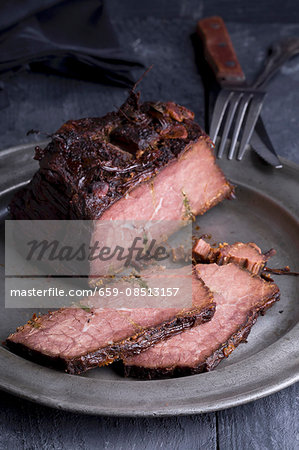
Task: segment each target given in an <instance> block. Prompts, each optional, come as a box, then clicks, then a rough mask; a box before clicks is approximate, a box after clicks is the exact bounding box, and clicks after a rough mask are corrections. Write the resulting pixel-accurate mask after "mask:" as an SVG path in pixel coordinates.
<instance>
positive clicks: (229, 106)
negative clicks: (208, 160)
mask: <svg viewBox="0 0 299 450" xmlns="http://www.w3.org/2000/svg"><path fill="white" fill-rule="evenodd" d="M264 97H265V93H264V92H260V91H255V90H252V89H250V90H249V89H247V90H246V89H240V90H238V89H222V90H221V91H220V93H219V95H218V97H217V100H216V104H215V108H214V111H213V117H212V121H211V126H210V136H211V139H212V141H213V142H215V141H216V138H217V136H218V133H219V131H220V129H221V128H222V133H221V140H220V143H219V148H218V154H217V156H218V158H222V156H223V153H224V149H225V146H226V143H227V139H228V137H229V135H230V136H231V143H230V148H229V152H228V159H232V158H233V157H234V153H235V149H236V145H237V141H238V137H239V135H240V132H241V130H242V137H241V142H240V145H239V150H238V155H237V159H238V160H241V159H242V158H243V156H244V153H245V150H246V146H247V144H248V143H249V141H250V138H251V135H252V132H253V130H254V127H255V124H256V121H257V119H258V117H259V114H260V112H261V109H262V106H263V100H264Z"/></svg>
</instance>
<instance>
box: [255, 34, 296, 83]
mask: <svg viewBox="0 0 299 450" xmlns="http://www.w3.org/2000/svg"><path fill="white" fill-rule="evenodd" d="M298 54H299V38H297V37H293V38H287V39H285V40H283V41H280V42H278V43H276V44H274V45H273V46H272V47H271V48H270V53H269V56H268V58H267V60H266V62H265V65H264V68H263V70H262V72H261V73H260V74H259V76H258V77H257V79H256V80H255V82H254V83H253V85H252V87H253V88H255V89H259V88H263V87H265V86H266V84H267V83H268V82H269V81H270V79H271V78H272V77H273V76H274V75H275V74H276V72H277V71H278V70H279V69H280V68H281V67H282V66H283V64H284V63H285V62H286V61H287V60H289V59H290V58H292V57H293V56H295V55H298Z"/></svg>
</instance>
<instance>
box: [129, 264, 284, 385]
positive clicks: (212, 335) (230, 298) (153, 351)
mask: <svg viewBox="0 0 299 450" xmlns="http://www.w3.org/2000/svg"><path fill="white" fill-rule="evenodd" d="M196 270H197V272H198V274H199V276H200V277H201V278H202V279H203V281H204V283H205V284H206V285H207V286H208V287H209V288H210V290H211V291H212V292H213V295H214V299H215V301H216V312H215V314H214V317H213V318H212V320H211V321H210V322H209V323H206V324H202V325H201V326H198V327H194V328H192V329H191V330H187V331H185V332H184V333H182V334H180V335H178V336H174V337H172V338H170V339H169V340H168V341H163V342H160V343H159V344H157V345H155V346H154V347H152V348H150V349H149V350H147V351H145V352H143V353H142V354H140V355H137V356H133V357H129V358H125V359H124V371H125V374H126V375H127V376H134V377H140V378H149V379H151V378H161V377H170V376H181V375H191V374H195V373H200V372H203V371H209V370H212V369H213V368H214V367H216V366H217V364H218V363H219V362H220V361H221V360H222V359H223V358H224V357H227V356H228V355H229V354H230V353H231V352H232V351H233V350H234V348H235V347H237V345H238V344H239V343H240V342H242V341H245V339H246V338H247V336H248V334H249V332H250V329H251V327H252V325H253V324H254V323H255V321H256V319H257V317H258V315H259V314H263V313H264V312H265V310H266V309H267V308H269V307H270V306H271V305H272V304H273V303H274V302H275V301H276V300H278V299H279V289H278V287H277V286H276V284H271V283H269V282H266V281H264V280H263V279H261V278H260V277H258V276H255V275H252V274H251V273H250V272H248V271H246V270H244V269H242V268H240V267H238V266H237V265H235V264H233V263H229V264H227V265H224V266H218V265H217V264H198V265H197V266H196Z"/></svg>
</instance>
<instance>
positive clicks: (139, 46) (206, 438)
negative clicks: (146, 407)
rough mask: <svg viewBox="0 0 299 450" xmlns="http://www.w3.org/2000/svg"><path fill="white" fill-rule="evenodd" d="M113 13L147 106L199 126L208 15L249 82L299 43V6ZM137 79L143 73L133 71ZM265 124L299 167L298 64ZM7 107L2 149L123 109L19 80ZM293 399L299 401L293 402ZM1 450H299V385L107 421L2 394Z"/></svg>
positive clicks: (183, 6)
mask: <svg viewBox="0 0 299 450" xmlns="http://www.w3.org/2000/svg"><path fill="white" fill-rule="evenodd" d="M107 3H108V8H109V11H110V15H111V18H112V21H113V23H114V25H115V27H116V30H117V32H118V34H119V37H120V40H121V42H122V45H124V46H126V47H127V48H128V49H129V50H130V51H131V52H132V57H135V56H136V55H140V56H141V59H142V60H143V62H144V63H145V65H147V66H149V65H151V64H154V68H153V69H152V71H151V73H150V74H148V75H147V77H146V78H145V79H144V80H143V82H142V84H141V85H140V89H141V91H142V97H143V99H157V100H174V101H176V102H178V103H182V104H184V105H186V106H187V107H189V108H191V109H192V110H194V111H195V113H196V118H197V120H198V121H199V122H200V123H203V89H202V86H201V83H200V77H199V75H198V72H197V69H196V66H195V62H194V55H193V49H192V46H191V43H190V38H189V35H190V33H192V32H193V31H194V27H195V22H196V20H197V19H199V18H200V17H203V16H208V15H213V14H220V15H222V16H223V17H224V19H225V20H226V22H227V26H228V28H229V31H230V33H231V36H232V39H233V43H234V46H235V48H236V50H237V53H238V56H239V59H240V61H241V64H242V66H243V68H244V71H245V72H246V75H247V77H248V78H249V79H250V78H252V77H253V76H254V75H255V74H256V72H257V71H258V70H259V67H260V64H261V62H262V60H263V57H264V55H265V52H266V49H267V47H268V45H269V44H270V43H272V42H273V41H275V40H277V39H279V38H281V37H283V36H288V35H297V36H299V5H298V2H297V1H296V0H285V1H272V0H267V1H263V2H258V1H252V2H248V3H246V2H242V1H241V0H239V1H238V0H227V1H225V2H223V1H221V0H210V1H205V2H203V1H200V0H187V1H179V0H172V1H166V0H152V1H151V2H148V7H147V9H146V8H145V7H144V5H142V2H138V1H137V0H123V1H121V2H120V1H117V0H110V1H109V2H107ZM136 75H137V73H136ZM268 92H269V95H268V97H267V99H266V102H265V105H264V108H263V117H264V120H265V122H266V124H267V128H268V130H269V133H270V135H271V138H272V140H273V143H274V145H275V146H276V148H277V150H278V152H279V153H280V154H281V155H282V156H284V157H286V158H288V159H290V160H292V161H295V162H297V163H299V138H298V130H299V57H298V58H297V59H294V60H293V61H291V62H289V63H288V64H286V66H285V67H284V68H283V69H282V71H281V72H280V73H279V75H278V76H277V77H276V78H275V80H273V81H272V82H271V85H270V87H269V90H268ZM5 93H6V95H7V100H8V105H7V106H6V107H5V108H4V109H2V110H0V127H1V147H2V148H5V147H9V146H12V145H17V144H20V143H24V142H30V141H32V140H33V139H40V137H35V136H29V137H26V132H27V130H29V129H32V128H34V129H39V130H41V131H43V132H46V133H51V132H53V131H55V129H57V128H58V127H59V126H60V125H61V123H63V122H64V121H66V120H67V119H70V118H73V119H76V118H79V117H83V116H99V115H102V114H104V113H106V112H107V111H109V110H112V109H114V108H116V107H118V106H119V105H120V104H121V103H122V101H123V100H124V98H125V96H126V91H125V90H123V89H121V88H115V87H110V86H103V85H100V84H96V83H90V82H83V81H78V80H72V79H66V78H60V77H57V76H54V75H42V74H36V73H34V74H33V73H22V74H19V75H16V76H14V77H12V78H11V79H10V80H9V81H8V82H6V84H5ZM296 395H297V397H296ZM0 404H1V410H0V449H19V448H26V449H27V448H28V449H33V448H46V449H47V448H54V449H76V448H78V449H81V448H82V449H94V448H108V449H110V448H111V449H131V448H132V449H134V448H136V449H139V448H141V449H143V448H146V449H147V448H148V449H156V448H167V449H175V448H180V449H181V448H182V449H183V448H186V449H193V448H194V449H198V448H202V449H216V448H217V449H218V448H219V449H221V450H222V449H237V450H239V449H242V450H243V449H250V450H251V449H258V450H261V449H286V450H289V449H290V450H291V449H296V448H299V429H298V422H299V420H298V419H299V417H298V386H292V387H289V388H287V389H285V390H283V391H281V392H279V393H277V394H274V395H272V396H270V397H267V398H265V399H261V400H258V401H256V402H253V403H250V404H248V405H244V406H240V407H237V408H233V409H230V410H226V411H222V412H218V413H212V414H204V415H201V416H199V415H198V416H193V417H179V418H167V419H150V420H145V419H142V420H141V419H140V420H137V419H111V418H105V417H91V416H81V415H77V414H71V413H65V412H63V411H56V410H52V409H50V408H46V407H43V406H39V405H34V404H31V403H30V402H27V401H23V400H20V399H16V398H14V397H13V396H11V395H8V394H3V393H1V400H0Z"/></svg>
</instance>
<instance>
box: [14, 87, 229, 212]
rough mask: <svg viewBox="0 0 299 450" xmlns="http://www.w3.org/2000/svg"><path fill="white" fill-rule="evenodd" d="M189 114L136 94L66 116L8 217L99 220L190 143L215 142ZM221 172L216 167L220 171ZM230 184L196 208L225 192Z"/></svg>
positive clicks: (38, 154) (39, 154)
mask: <svg viewBox="0 0 299 450" xmlns="http://www.w3.org/2000/svg"><path fill="white" fill-rule="evenodd" d="M193 117H194V114H193V113H192V112H191V111H189V110H188V109H186V108H184V107H183V106H179V105H176V104H175V103H172V102H166V103H162V102H156V103H153V102H144V103H140V102H139V94H136V93H135V92H133V91H132V92H131V94H130V96H129V98H128V99H127V100H126V102H125V103H124V104H123V105H122V106H121V108H120V109H119V110H118V111H116V112H112V113H109V114H107V115H106V116H104V117H100V118H87V119H80V120H70V121H68V122H66V123H65V124H64V125H63V126H62V127H61V128H60V129H59V130H58V131H57V132H56V133H55V134H54V135H53V136H52V141H51V142H50V143H49V144H48V146H47V147H46V148H45V149H41V148H39V147H37V148H36V155H35V159H37V160H39V164H40V169H39V171H38V172H37V173H36V174H35V175H34V177H33V179H32V181H31V183H30V184H29V185H28V186H26V187H25V188H23V189H22V190H21V191H19V192H18V193H17V194H16V195H15V197H14V198H13V201H12V203H11V205H10V212H11V215H12V217H13V218H14V219H82V218H83V219H91V220H92V219H98V218H99V217H100V216H101V215H102V214H103V213H104V211H106V210H107V209H108V208H109V207H110V206H111V205H112V204H113V203H115V202H116V201H118V200H119V199H120V198H122V197H123V196H125V195H126V194H127V193H128V192H129V191H131V190H132V189H134V188H135V187H136V186H137V185H139V184H140V183H142V182H146V181H148V180H150V179H151V178H152V177H154V176H155V175H157V174H158V173H159V172H160V171H161V170H163V169H164V168H165V167H167V165H168V164H170V163H172V162H175V161H176V160H177V159H179V158H180V157H181V156H182V155H183V154H184V153H185V152H187V151H188V150H189V149H190V147H191V146H192V144H194V143H196V142H198V141H199V140H204V141H205V142H206V143H207V144H208V145H210V147H211V148H212V147H213V143H212V141H211V140H210V138H209V137H208V136H207V135H206V134H205V133H204V131H203V130H202V129H201V128H200V126H199V125H198V124H197V123H196V122H194V121H193ZM219 170H220V169H219ZM231 191H232V186H230V184H229V183H228V182H227V184H226V185H225V189H223V192H219V196H218V197H217V198H215V199H213V202H212V203H211V205H206V206H205V207H204V208H203V210H202V211H200V213H203V212H204V211H205V210H206V209H208V208H209V207H211V206H213V205H214V204H216V203H218V202H219V201H221V200H222V199H223V198H224V197H229V196H230V194H231Z"/></svg>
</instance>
